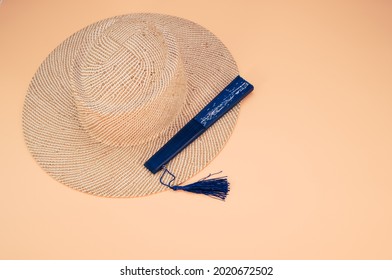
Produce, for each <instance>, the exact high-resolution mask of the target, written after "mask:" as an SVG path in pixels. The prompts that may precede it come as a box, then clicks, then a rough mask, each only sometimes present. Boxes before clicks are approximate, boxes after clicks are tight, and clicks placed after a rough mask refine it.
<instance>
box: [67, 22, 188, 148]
mask: <svg viewBox="0 0 392 280" xmlns="http://www.w3.org/2000/svg"><path fill="white" fill-rule="evenodd" d="M87 36H89V37H91V38H88V39H87V40H86V42H87V43H86V44H85V45H82V46H81V47H80V49H79V51H78V53H77V55H76V56H75V58H74V60H73V64H72V69H71V84H72V88H73V94H74V97H75V103H76V107H77V110H78V114H79V121H80V123H81V125H82V126H83V128H84V129H85V130H86V131H87V132H88V133H89V135H90V136H91V137H93V138H95V139H96V140H98V141H99V142H102V143H106V144H108V145H112V146H132V145H137V144H141V143H143V142H146V141H149V140H151V139H153V138H155V137H157V136H159V134H160V133H161V132H162V131H163V130H164V129H165V128H166V127H167V126H169V125H170V124H171V123H172V122H173V120H174V119H175V117H176V116H177V115H178V113H179V112H180V111H181V108H182V105H183V103H184V101H185V97H186V78H185V74H184V69H183V65H182V61H181V57H180V52H179V50H178V46H177V42H176V38H175V37H174V36H173V35H172V34H171V33H170V31H169V30H167V29H166V28H164V27H162V26H158V25H157V24H153V23H150V22H148V21H135V20H126V19H124V20H122V21H118V22H116V23H114V24H112V25H111V26H110V27H108V28H106V29H103V30H101V31H100V32H97V31H94V32H91V33H88V34H87Z"/></svg>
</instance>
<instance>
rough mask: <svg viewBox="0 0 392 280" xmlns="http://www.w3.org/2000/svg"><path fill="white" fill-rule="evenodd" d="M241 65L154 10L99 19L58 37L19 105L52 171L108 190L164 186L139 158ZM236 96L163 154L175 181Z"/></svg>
mask: <svg viewBox="0 0 392 280" xmlns="http://www.w3.org/2000/svg"><path fill="white" fill-rule="evenodd" d="M237 75H238V69H237V66H236V63H235V61H234V59H233V57H232V56H231V54H230V53H229V51H228V50H227V49H226V47H225V46H224V45H223V44H222V42H221V41H219V39H217V38H216V37H215V36H214V35H213V34H212V33H211V32H209V31H208V30H206V29H205V28H203V27H201V26H200V25H197V24H195V23H193V22H191V21H188V20H185V19H181V18H178V17H173V16H166V15H160V14H130V15H123V16H117V17H113V18H109V19H105V20H102V21H99V22H97V23H94V24H92V25H89V26H87V27H86V28H84V29H82V30H80V31H78V32H76V33H75V34H73V35H72V36H70V37H69V38H68V39H66V40H65V41H64V42H63V43H61V44H60V45H59V46H58V47H57V48H56V49H55V50H54V51H53V52H52V53H51V54H50V55H49V56H48V57H47V58H46V59H45V60H44V62H43V63H42V64H41V66H40V67H39V69H38V70H37V72H36V73H35V75H34V77H33V79H32V81H31V83H30V86H29V88H28V92H27V95H26V99H25V104H24V108H23V131H24V136H25V141H26V143H27V146H28V148H29V150H30V152H31V153H32V155H33V157H34V158H35V159H36V161H37V162H38V163H39V165H40V166H41V167H42V168H43V169H44V170H45V171H46V172H47V173H49V174H50V175H51V176H52V177H53V178H55V179H56V180H57V181H59V182H62V183H63V184H65V185H67V186H69V187H72V188H74V189H76V190H79V191H82V192H86V193H89V194H93V195H98V196H105V197H137V196H145V195H149V194H153V193H158V192H161V191H163V190H166V189H167V188H166V187H165V186H163V185H161V184H160V182H159V177H160V172H158V173H157V174H155V175H154V174H152V173H150V172H149V171H148V170H147V169H146V168H145V167H144V165H143V164H144V162H145V161H146V160H147V159H148V158H149V157H150V156H152V155H153V154H154V153H155V152H156V151H157V150H158V149H159V148H160V147H162V146H163V144H165V143H166V142H167V141H168V140H169V139H170V138H171V137H172V136H173V135H174V134H175V133H176V132H177V131H178V130H179V129H181V128H182V127H183V126H184V125H185V124H186V123H187V122H188V121H189V120H190V119H191V118H193V117H194V116H195V115H196V114H197V113H198V112H199V111H200V110H201V109H202V108H203V107H204V106H205V105H206V104H207V103H208V102H209V101H210V100H211V99H213V98H214V96H216V94H218V93H219V92H220V91H221V90H222V89H223V88H224V87H225V86H226V85H227V84H228V83H229V82H230V81H231V80H233V79H234V78H235V77H236V76H237ZM238 112H239V106H236V107H235V108H234V109H233V110H231V111H230V112H229V113H227V114H226V115H225V116H224V117H223V118H221V119H220V120H219V121H218V122H216V123H215V124H214V125H213V126H212V127H211V128H210V129H208V130H207V131H206V132H205V133H204V134H203V135H202V136H200V137H199V138H198V139H197V140H195V141H194V142H193V143H192V144H191V145H189V146H188V147H187V148H186V149H184V150H183V151H182V152H181V153H180V154H179V155H178V156H177V157H176V158H174V159H173V160H172V161H171V162H170V163H169V164H168V169H169V170H171V171H172V172H173V173H174V174H176V177H177V179H176V181H175V183H176V184H180V183H182V182H184V181H186V180H187V179H189V178H190V177H192V176H193V175H194V174H196V173H197V172H199V171H200V170H201V169H202V168H203V167H205V166H206V165H207V164H208V163H209V162H210V161H211V160H212V159H213V158H214V157H215V156H216V155H217V154H218V153H219V151H220V150H221V149H222V148H223V146H224V144H225V143H226V142H227V140H228V138H229V136H230V134H231V132H232V130H233V128H234V125H235V122H236V119H237V116H238Z"/></svg>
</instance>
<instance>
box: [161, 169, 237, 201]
mask: <svg viewBox="0 0 392 280" xmlns="http://www.w3.org/2000/svg"><path fill="white" fill-rule="evenodd" d="M164 170H165V171H164V172H163V174H162V176H161V178H160V182H161V184H163V185H165V186H167V187H169V188H171V189H172V190H174V191H178V190H182V191H186V192H192V193H198V194H204V195H208V196H210V197H212V198H216V199H220V200H223V201H224V200H225V198H226V196H227V194H228V192H229V190H230V189H229V185H230V184H229V182H228V181H227V177H218V178H212V179H208V178H209V177H211V176H213V175H216V174H219V173H221V172H218V173H214V174H210V175H208V176H207V177H205V178H203V179H201V180H199V181H197V182H195V183H192V184H189V185H186V186H173V181H174V180H175V179H176V177H175V176H174V175H173V174H172V173H171V172H170V171H169V170H167V168H166V167H164ZM166 174H169V175H170V176H171V177H172V179H171V180H170V181H169V182H168V183H164V182H163V177H164V176H165V175H166Z"/></svg>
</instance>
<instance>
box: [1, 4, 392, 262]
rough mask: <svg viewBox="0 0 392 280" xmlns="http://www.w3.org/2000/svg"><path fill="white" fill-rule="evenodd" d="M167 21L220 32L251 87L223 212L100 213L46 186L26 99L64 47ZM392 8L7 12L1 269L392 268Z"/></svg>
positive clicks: (109, 205) (232, 150)
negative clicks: (147, 21)
mask: <svg viewBox="0 0 392 280" xmlns="http://www.w3.org/2000/svg"><path fill="white" fill-rule="evenodd" d="M131 12H159V13H166V14H172V15H176V16H180V17H184V18H187V19H190V20H193V21H195V22H197V23H199V24H201V25H203V26H205V27H206V28H208V29H210V30H211V31H212V32H214V33H215V34H216V35H217V36H218V37H220V38H221V40H222V41H223V42H224V43H225V44H226V45H227V46H228V48H229V49H230V50H231V51H232V53H233V55H234V57H235V58H236V60H237V62H238V65H239V68H240V72H241V74H242V75H243V76H244V77H245V78H247V79H248V80H249V81H251V82H252V83H253V84H254V85H255V88H256V89H255V91H254V92H253V93H252V94H251V96H249V97H248V98H247V99H246V100H245V101H244V102H243V106H242V110H241V114H240V118H239V121H238V124H237V127H236V129H235V132H234V134H233V136H232V138H231V139H230V141H229V143H228V144H227V146H226V147H225V149H224V150H223V151H222V152H221V153H220V154H219V156H218V157H217V158H216V159H215V160H214V161H213V162H212V163H211V164H210V165H209V166H208V167H207V168H206V169H205V170H203V172H201V173H200V174H199V175H198V176H197V177H195V178H193V179H191V180H190V181H194V180H195V179H197V178H200V177H202V176H205V175H206V174H208V173H209V172H214V171H218V170H224V173H225V174H226V175H228V176H229V179H230V181H231V184H232V191H231V193H230V196H229V197H228V199H227V201H226V203H222V202H219V201H216V200H213V199H209V198H207V197H202V196H197V195H188V194H185V193H173V192H171V191H167V192H164V193H162V194H159V195H153V196H150V197H147V198H137V199H104V198H99V197H94V196H90V195H87V194H82V193H80V192H77V191H74V190H72V189H70V188H68V187H65V186H63V185H61V184H60V183H58V182H56V181H55V180H53V179H52V178H51V177H49V176H48V175H47V174H46V173H45V172H44V171H43V170H42V169H41V168H40V167H39V166H38V165H37V164H36V163H35V161H34V160H33V158H32V157H31V155H30V153H29V152H28V150H27V148H26V146H25V144H24V141H23V136H22V127H21V113H22V105H23V100H24V97H25V93H26V89H27V87H28V84H29V82H30V79H31V77H32V76H33V74H34V72H35V71H36V69H37V68H38V66H39V64H40V63H41V62H42V61H43V59H44V58H45V57H46V56H47V55H48V54H49V52H50V51H51V50H52V49H53V48H55V47H56V46H57V45H58V44H59V43H60V42H62V41H63V40H64V39H65V38H66V37H68V36H69V35H71V34H72V33H73V32H75V31H77V30H79V29H81V28H82V27H84V26H86V25H88V24H90V23H93V22H95V21H97V20H99V19H103V18H106V17H110V16H114V15H119V14H125V13H131ZM391 12H392V2H391V1H382V0H376V1H370V0H369V1H338V0H333V1H310V0H309V1H256V0H255V1H238V0H236V1H211V0H202V1H201V0H198V1H172V0H168V1H158V0H157V1H153V0H139V1H130V0H127V1H125V0H113V1H107V0H105V1H103V0H86V1H76V0H68V1H52V0H46V1H44V0H35V1H28V0H24V1H23V0H19V1H17V0H14V1H11V0H5V1H3V3H2V4H1V5H0V98H1V100H0V123H1V138H0V141H1V142H0V150H1V157H0V170H1V176H0V191H1V194H0V224H1V229H0V258H1V259H52V258H56V259H391V258H392V241H391V236H392V172H391V170H392V145H391V144H392V122H391V120H392V80H391V78H392V36H391V34H392V18H391V16H390V15H391Z"/></svg>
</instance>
